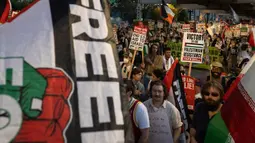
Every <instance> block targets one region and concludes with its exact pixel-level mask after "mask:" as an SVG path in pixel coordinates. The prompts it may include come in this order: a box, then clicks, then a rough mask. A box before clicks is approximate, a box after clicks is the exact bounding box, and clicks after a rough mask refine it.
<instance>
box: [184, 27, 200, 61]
mask: <svg viewBox="0 0 255 143" xmlns="http://www.w3.org/2000/svg"><path fill="white" fill-rule="evenodd" d="M203 50H204V37H203V34H201V33H191V32H185V33H184V37H183V42H182V55H181V61H182V62H192V63H202V62H203Z"/></svg>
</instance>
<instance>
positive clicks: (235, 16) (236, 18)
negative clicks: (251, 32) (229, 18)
mask: <svg viewBox="0 0 255 143" xmlns="http://www.w3.org/2000/svg"><path fill="white" fill-rule="evenodd" d="M230 9H231V12H232V15H233V24H239V23H240V18H239V16H238V15H237V14H236V12H235V11H234V9H233V8H232V7H231V6H230Z"/></svg>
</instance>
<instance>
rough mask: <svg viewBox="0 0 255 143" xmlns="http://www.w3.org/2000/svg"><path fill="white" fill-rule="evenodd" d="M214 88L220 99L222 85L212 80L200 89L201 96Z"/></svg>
mask: <svg viewBox="0 0 255 143" xmlns="http://www.w3.org/2000/svg"><path fill="white" fill-rule="evenodd" d="M211 87H213V88H215V89H217V90H218V91H219V93H220V97H221V99H222V97H223V96H224V89H223V87H222V85H221V84H220V83H219V82H218V81H215V80H212V81H209V82H207V83H205V84H204V86H203V87H202V89H201V94H202V96H204V95H205V93H206V92H207V91H208V90H209V89H210V88H211Z"/></svg>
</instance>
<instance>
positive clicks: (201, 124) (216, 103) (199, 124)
mask: <svg viewBox="0 0 255 143" xmlns="http://www.w3.org/2000/svg"><path fill="white" fill-rule="evenodd" d="M201 94H202V98H203V102H201V103H199V104H198V105H197V106H196V109H195V112H194V116H193V123H192V127H191V129H190V136H191V143H204V139H205V135H206V130H207V126H208V124H209V121H210V120H211V119H212V118H213V116H214V115H215V114H216V113H218V112H219V111H220V109H221V106H222V98H223V95H224V90H223V87H222V86H221V84H220V83H219V82H217V81H215V80H213V81H210V82H207V83H206V84H205V85H204V86H203V88H202V90H201Z"/></svg>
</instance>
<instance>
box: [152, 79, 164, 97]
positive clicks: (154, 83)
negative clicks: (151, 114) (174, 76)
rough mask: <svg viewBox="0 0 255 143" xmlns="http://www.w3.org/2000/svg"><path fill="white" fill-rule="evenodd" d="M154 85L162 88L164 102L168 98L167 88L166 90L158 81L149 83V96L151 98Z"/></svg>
mask: <svg viewBox="0 0 255 143" xmlns="http://www.w3.org/2000/svg"><path fill="white" fill-rule="evenodd" d="M155 85H156V86H162V87H163V91H164V100H166V99H167V97H168V92H167V88H166V86H165V84H164V83H163V82H162V81H160V80H156V81H152V82H151V88H150V96H152V88H153V86H155Z"/></svg>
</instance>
